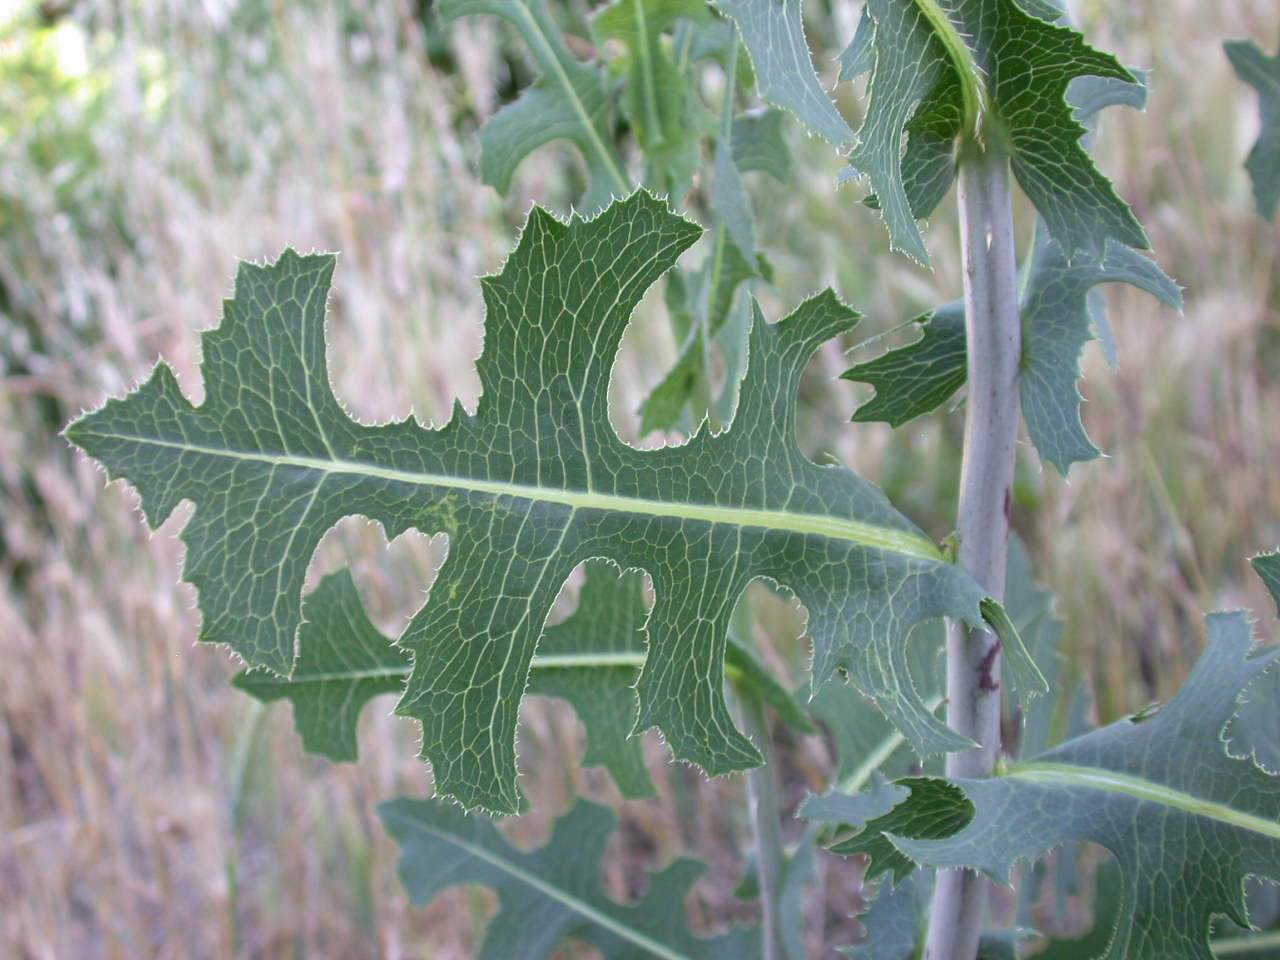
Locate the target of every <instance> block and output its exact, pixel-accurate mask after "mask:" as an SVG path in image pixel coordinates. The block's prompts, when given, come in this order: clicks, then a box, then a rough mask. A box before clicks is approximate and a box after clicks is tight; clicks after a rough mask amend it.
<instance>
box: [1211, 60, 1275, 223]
mask: <svg viewBox="0 0 1280 960" xmlns="http://www.w3.org/2000/svg"><path fill="white" fill-rule="evenodd" d="M1222 46H1223V49H1224V50H1226V52H1227V57H1228V58H1229V59H1230V60H1231V66H1233V67H1234V68H1235V71H1236V75H1237V76H1238V77H1239V78H1240V79H1241V80H1243V81H1244V82H1245V83H1247V84H1249V86H1251V87H1253V88H1254V89H1255V90H1257V91H1258V113H1259V116H1260V119H1261V124H1262V129H1261V130H1260V131H1259V133H1258V141H1257V143H1255V144H1254V145H1253V149H1252V150H1250V151H1249V157H1248V159H1247V160H1245V168H1246V169H1247V170H1248V171H1249V176H1250V178H1251V179H1252V180H1253V199H1254V202H1255V203H1256V204H1257V207H1258V213H1259V214H1260V215H1261V216H1263V217H1266V218H1267V219H1268V220H1274V219H1275V217H1276V208H1277V207H1280V53H1277V54H1276V55H1275V56H1274V57H1268V56H1267V55H1266V54H1265V53H1263V52H1262V50H1261V49H1259V47H1258V45H1257V44H1256V43H1254V42H1253V41H1251V40H1228V41H1227V42H1226V43H1224V44H1223V45H1222Z"/></svg>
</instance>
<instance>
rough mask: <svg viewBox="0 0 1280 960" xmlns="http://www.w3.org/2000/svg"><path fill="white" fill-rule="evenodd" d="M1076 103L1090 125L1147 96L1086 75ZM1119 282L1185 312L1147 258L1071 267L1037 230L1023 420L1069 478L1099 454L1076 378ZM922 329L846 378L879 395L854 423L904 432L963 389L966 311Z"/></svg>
mask: <svg viewBox="0 0 1280 960" xmlns="http://www.w3.org/2000/svg"><path fill="white" fill-rule="evenodd" d="M1071 102H1072V103H1073V104H1075V105H1076V108H1075V116H1076V118H1077V119H1078V120H1081V121H1084V122H1088V121H1091V120H1092V119H1093V117H1094V116H1095V115H1096V113H1097V111H1099V110H1101V109H1102V108H1104V107H1107V106H1112V105H1116V104H1125V105H1128V106H1135V107H1141V106H1142V105H1143V104H1144V103H1145V102H1146V95H1145V88H1144V87H1142V86H1141V85H1140V84H1134V83H1127V82H1121V81H1119V80H1116V79H1105V78H1097V77H1081V78H1077V79H1076V80H1074V81H1072V84H1071ZM1113 282H1115V283H1128V284H1131V285H1133V286H1135V287H1138V288H1139V289H1141V290H1146V291H1147V292H1148V293H1150V294H1151V295H1152V296H1154V297H1156V298H1157V299H1158V300H1160V301H1161V302H1162V303H1164V304H1167V305H1168V306H1170V307H1173V308H1175V309H1180V308H1181V306H1182V291H1181V290H1180V288H1179V287H1178V285H1177V284H1176V283H1174V282H1173V281H1172V280H1170V279H1169V277H1168V276H1166V275H1165V273H1164V271H1162V270H1161V269H1160V267H1159V266H1158V265H1157V264H1156V263H1155V262H1154V261H1152V260H1150V259H1148V258H1147V257H1145V256H1143V255H1141V254H1139V253H1137V252H1135V251H1133V250H1131V249H1129V248H1128V247H1123V246H1119V245H1117V244H1114V243H1110V244H1108V245H1107V249H1106V255H1105V256H1104V257H1103V258H1102V259H1101V260H1097V259H1094V258H1093V257H1091V256H1087V255H1083V254H1079V255H1077V256H1076V257H1075V258H1074V259H1072V260H1068V259H1067V257H1066V256H1065V255H1064V253H1063V250H1062V247H1061V246H1060V245H1059V244H1058V243H1056V242H1055V241H1054V240H1052V239H1050V237H1049V236H1048V233H1047V227H1046V226H1045V224H1044V223H1043V221H1042V222H1040V223H1038V224H1037V228H1036V244H1035V249H1034V251H1033V253H1032V259H1031V263H1030V266H1029V271H1028V278H1027V282H1026V286H1025V289H1024V291H1023V294H1022V304H1021V317H1022V329H1023V344H1022V379H1021V388H1020V389H1021V403H1022V415H1023V419H1024V420H1025V421H1026V424H1027V431H1028V433H1029V434H1030V436H1031V440H1032V442H1033V443H1034V444H1035V445H1036V449H1037V450H1039V452H1040V456H1041V457H1042V458H1044V459H1045V460H1047V461H1048V462H1050V463H1052V464H1053V465H1054V466H1055V467H1056V468H1057V469H1058V471H1059V472H1060V473H1062V474H1063V475H1065V474H1066V473H1067V471H1068V470H1069V469H1070V467H1071V464H1072V463H1075V462H1078V461H1084V460H1091V459H1093V458H1094V457H1097V456H1098V452H1099V451H1098V448H1097V447H1095V446H1094V445H1093V443H1092V442H1091V441H1090V440H1089V437H1088V435H1087V434H1086V433H1085V430H1084V426H1083V424H1082V422H1081V420H1080V403H1081V400H1082V397H1081V396H1080V392H1079V390H1078V389H1077V387H1076V381H1077V380H1078V379H1079V378H1080V355H1081V352H1082V351H1083V349H1084V346H1085V344H1086V343H1088V342H1089V341H1090V340H1092V339H1094V335H1095V333H1097V332H1098V329H1099V327H1100V326H1101V325H1104V324H1105V317H1104V316H1103V315H1102V313H1101V311H1100V309H1099V308H1097V305H1096V304H1094V303H1092V302H1091V300H1090V297H1091V295H1092V294H1093V293H1094V288H1095V287H1097V286H1098V285H1099V284H1102V283H1113ZM917 322H919V323H921V324H923V325H924V335H923V336H922V337H921V338H920V339H919V340H917V341H916V342H914V343H911V344H908V345H907V346H905V347H900V348H898V349H896V350H890V351H888V352H886V353H884V354H882V355H881V356H879V357H877V358H875V359H874V360H871V361H868V362H866V363H860V364H856V365H855V366H853V367H851V368H850V369H849V370H848V371H846V372H845V373H844V374H843V376H844V378H845V379H847V380H853V381H857V382H865V383H869V384H871V385H872V386H874V387H875V388H876V393H875V396H874V397H872V398H871V400H869V401H868V402H867V403H864V404H863V405H862V406H861V407H859V408H858V409H857V410H856V411H855V412H854V415H853V419H854V420H883V421H885V422H887V423H889V424H891V425H893V426H895V427H896V426H899V425H901V424H903V423H906V422H907V421H909V420H911V419H913V418H915V417H917V416H920V415H921V414H924V413H927V412H929V411H930V410H933V409H936V408H937V407H939V406H941V405H942V404H943V403H945V402H946V401H947V400H948V399H949V398H950V397H951V396H952V395H953V394H954V393H955V391H956V390H958V389H959V388H960V386H961V385H963V384H964V382H965V380H966V378H967V370H966V356H965V329H964V305H963V304H962V303H959V302H955V303H949V304H946V305H945V306H942V307H939V308H937V309H936V310H935V311H933V313H932V314H927V315H925V316H924V317H921V318H918V320H917Z"/></svg>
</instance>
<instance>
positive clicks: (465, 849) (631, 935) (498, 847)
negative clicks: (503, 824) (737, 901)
mask: <svg viewBox="0 0 1280 960" xmlns="http://www.w3.org/2000/svg"><path fill="white" fill-rule="evenodd" d="M378 812H379V814H380V815H381V817H382V822H383V824H384V825H385V826H386V828H387V830H388V832H390V834H391V835H392V836H393V837H395V839H396V841H397V842H398V843H399V844H400V861H399V869H400V878H401V881H402V882H403V883H404V886H405V889H406V890H408V892H409V896H410V898H411V899H412V900H413V902H414V904H416V905H419V906H420V905H422V904H425V903H427V902H429V901H430V900H432V899H433V898H435V897H436V896H437V895H439V894H440V893H441V892H442V891H444V890H446V889H448V888H449V887H452V886H455V885H457V884H464V883H480V884H484V885H485V886H487V887H489V888H490V889H491V890H493V892H494V893H495V894H496V895H497V898H498V913H497V915H496V916H495V917H494V918H493V919H492V920H491V921H490V922H489V928H488V930H487V931H486V933H485V937H484V941H483V943H482V945H481V947H480V952H479V954H478V955H477V960H545V958H547V957H550V956H551V955H552V954H553V953H554V952H555V950H556V949H557V948H558V947H559V946H560V945H561V944H563V943H564V942H565V941H567V940H571V939H574V940H585V941H586V942H588V943H590V944H591V945H592V946H594V947H595V948H596V949H597V950H599V951H600V953H601V955H603V956H605V957H609V958H610V960H652V958H653V957H666V958H671V960H739V958H741V960H752V958H755V957H758V956H759V955H760V949H759V938H758V936H756V935H755V934H754V933H753V932H751V931H748V930H743V929H733V930H730V931H729V932H728V933H723V934H720V935H719V936H716V937H711V938H706V939H703V938H700V937H695V936H694V935H693V934H692V933H690V932H689V930H688V929H687V927H686V926H685V924H684V923H683V917H684V913H685V905H684V901H685V897H686V896H687V895H688V893H689V888H690V886H692V884H693V882H694V881H695V880H696V879H697V878H698V877H699V876H700V875H701V874H702V872H703V871H704V870H705V869H706V868H705V867H704V866H703V865H702V864H701V863H698V862H697V861H694V860H684V859H682V860H677V861H675V862H674V863H672V864H671V866H669V867H667V868H666V869H665V870H662V871H660V872H658V873H655V874H651V875H650V876H649V878H648V884H647V889H646V891H645V894H644V896H643V897H641V898H640V899H639V900H638V901H636V902H635V903H634V904H625V905H624V904H620V903H617V902H616V901H614V900H611V899H610V898H609V897H608V896H606V895H605V894H604V892H603V891H601V889H600V868H601V858H602V856H603V855H604V850H605V844H606V843H607V841H608V839H609V836H610V834H612V833H613V831H614V829H615V828H616V826H617V817H616V816H615V815H614V813H613V812H612V811H611V810H609V809H608V808H607V807H601V806H598V805H596V804H594V803H589V802H587V801H585V800H580V801H578V803H577V805H576V806H575V807H574V808H573V809H572V810H570V811H569V812H568V813H567V814H566V815H565V816H563V817H561V818H560V819H559V820H557V821H556V824H555V827H554V829H553V831H552V834H551V839H550V840H549V841H548V842H547V844H546V846H543V847H540V848H538V849H537V850H534V851H533V852H531V853H523V852H522V851H520V850H517V849H516V848H515V847H513V846H511V844H509V843H507V841H506V839H505V838H504V837H503V836H502V834H500V833H499V832H498V831H497V829H495V828H494V826H493V823H492V822H491V821H489V820H488V819H486V818H484V817H481V816H476V815H468V814H465V813H463V812H462V811H461V810H460V809H458V808H457V807H456V806H454V805H452V804H449V803H445V802H443V801H441V800H408V799H399V800H393V801H392V802H390V803H385V804H383V805H382V806H381V807H380V808H379V810H378Z"/></svg>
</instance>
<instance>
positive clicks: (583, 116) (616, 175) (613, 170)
mask: <svg viewBox="0 0 1280 960" xmlns="http://www.w3.org/2000/svg"><path fill="white" fill-rule="evenodd" d="M513 6H514V7H515V8H516V9H517V10H519V11H520V14H521V16H522V17H523V19H524V20H525V22H526V23H527V24H528V26H529V29H530V30H531V31H532V34H533V36H535V37H537V38H538V42H539V43H540V44H541V45H542V47H543V54H544V55H545V57H546V60H547V63H548V65H549V66H550V67H551V70H552V71H553V72H554V73H555V77H556V80H557V81H559V83H560V86H561V87H562V88H563V89H564V95H565V97H566V98H568V100H569V103H570V105H571V106H572V107H573V112H574V113H576V114H577V115H578V120H579V122H580V123H581V124H582V127H583V129H584V130H585V131H586V135H587V139H588V140H589V141H590V143H591V146H592V149H594V150H595V151H596V153H598V154H599V155H600V159H601V161H602V162H603V163H604V166H605V169H606V170H608V171H609V175H610V176H611V177H613V179H614V182H615V183H616V184H617V186H618V188H619V189H620V190H621V191H622V192H623V193H624V194H625V193H629V192H630V191H631V184H630V183H629V182H628V181H627V178H626V177H625V176H623V174H622V171H621V170H619V169H618V165H617V163H615V162H614V159H613V154H611V153H610V152H609V149H608V147H606V146H605V145H604V141H603V140H601V139H600V134H599V133H598V132H597V131H596V127H595V124H593V123H592V122H591V117H590V116H589V115H588V114H587V109H586V107H584V106H583V105H582V100H581V99H580V98H579V97H578V91H577V90H575V89H574V86H573V81H571V80H570V79H569V74H568V73H566V72H565V69H564V64H562V63H561V62H560V58H559V57H557V56H556V51H555V49H554V48H553V47H552V46H551V43H550V41H548V40H547V38H546V35H545V34H544V33H543V32H542V25H541V24H539V23H538V21H537V20H536V19H534V16H533V14H532V13H530V12H529V10H528V8H526V7H525V5H524V4H523V3H516V4H513Z"/></svg>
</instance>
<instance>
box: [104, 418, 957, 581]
mask: <svg viewBox="0 0 1280 960" xmlns="http://www.w3.org/2000/svg"><path fill="white" fill-rule="evenodd" d="M94 436H95V437H97V438H98V439H102V440H121V441H127V442H129V443H138V444H149V445H151V446H155V447H161V448H164V449H171V450H181V451H183V452H185V453H196V454H206V455H209V456H215V457H227V458H229V459H232V460H244V461H248V462H253V463H262V464H265V465H267V466H272V467H297V468H299V469H303V470H314V471H317V472H319V473H323V474H336V475H347V476H357V477H373V478H376V479H379V480H391V481H394V482H396V483H406V484H411V485H414V486H422V487H444V488H447V489H452V490H464V491H468V492H471V493H483V494H488V495H491V496H495V497H511V498H513V499H520V500H533V501H541V502H543V503H558V504H563V505H565V506H569V507H573V508H574V509H575V510H603V511H609V512H614V513H634V514H641V515H643V516H651V517H667V518H671V519H675V520H701V521H704V522H706V523H713V524H725V525H728V526H737V527H759V528H762V529H765V530H784V531H787V532H789V533H799V534H812V535H817V536H822V537H828V538H830V539H832V540H846V541H849V542H851V543H856V544H858V545H860V546H864V547H870V548H872V549H876V550H887V551H891V552H894V553H901V554H905V555H907V556H912V557H919V558H921V559H924V560H937V561H941V560H942V553H941V552H940V551H939V550H938V548H937V547H936V546H935V545H934V544H933V542H932V541H931V540H928V539H926V538H925V537H922V536H920V535H918V534H914V533H910V532H908V531H905V530H891V529H889V528H888V527H878V526H876V525H874V524H870V523H863V522H862V521H860V520H851V519H848V518H845V517H824V516H820V515H817V514H811V513H790V512H788V511H785V510H758V509H753V508H750V507H721V506H715V505H711V504H701V503H674V502H668V501H663V500H649V499H646V498H644V497H626V496H619V495H616V494H608V493H598V492H588V491H585V490H560V489H556V488H554V487H535V486H530V485H528V484H520V483H503V482H500V481H494V480H478V479H472V478H470V477H450V476H445V475H440V474H434V473H414V472H412V471H409V470H393V469H390V468H387V467H379V466H376V465H374V464H370V463H358V462H355V461H351V460H336V459H335V460H321V459H319V458H317V457H299V456H291V455H288V454H266V453H248V452H244V451H240V450H229V449H218V448H215V447H206V446H203V445H201V444H194V443H177V442H175V441H172V440H160V439H157V438H154V437H137V436H127V435H124V434H117V433H96V432H95V434H94Z"/></svg>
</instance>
